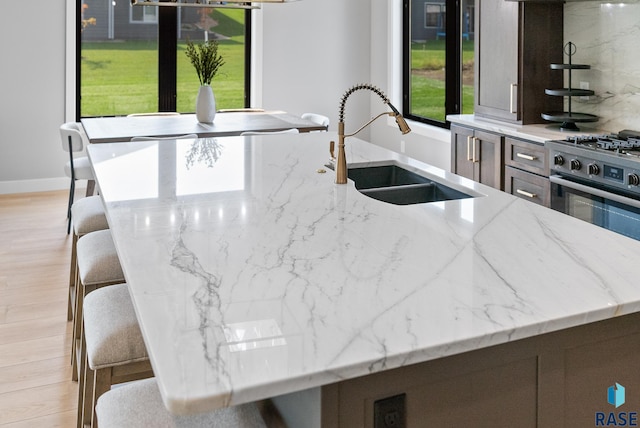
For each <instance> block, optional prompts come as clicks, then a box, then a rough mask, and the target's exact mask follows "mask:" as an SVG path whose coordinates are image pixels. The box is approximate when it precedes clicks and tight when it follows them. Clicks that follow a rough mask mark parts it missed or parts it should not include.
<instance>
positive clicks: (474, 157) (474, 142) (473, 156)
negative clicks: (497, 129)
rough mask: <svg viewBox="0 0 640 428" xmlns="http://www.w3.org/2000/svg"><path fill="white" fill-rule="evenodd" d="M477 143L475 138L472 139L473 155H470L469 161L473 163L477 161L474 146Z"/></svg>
mask: <svg viewBox="0 0 640 428" xmlns="http://www.w3.org/2000/svg"><path fill="white" fill-rule="evenodd" d="M477 143H478V139H477V138H476V137H473V153H472V156H471V158H472V159H471V161H472V162H473V163H476V162H478V159H476V144H477Z"/></svg>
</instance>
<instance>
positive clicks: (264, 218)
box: [88, 133, 640, 414]
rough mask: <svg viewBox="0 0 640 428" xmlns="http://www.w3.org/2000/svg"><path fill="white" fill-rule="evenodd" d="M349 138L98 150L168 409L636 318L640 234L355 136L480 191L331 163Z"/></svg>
mask: <svg viewBox="0 0 640 428" xmlns="http://www.w3.org/2000/svg"><path fill="white" fill-rule="evenodd" d="M330 139H337V138H336V135H335V133H315V134H299V135H294V134H291V135H272V136H257V137H227V138H217V139H203V140H195V141H193V140H178V141H161V142H139V143H119V144H117V143H114V144H101V145H91V146H90V147H89V148H88V152H89V156H90V158H91V160H92V162H93V165H94V170H95V173H96V177H97V180H98V182H99V184H100V189H101V192H102V196H103V198H104V200H105V202H106V207H107V215H108V219H109V223H110V226H111V231H112V233H113V236H114V240H115V243H116V247H117V249H118V253H119V256H120V258H121V261H122V265H123V268H124V272H125V276H126V278H127V281H128V283H129V286H130V291H131V293H132V297H133V300H134V305H135V308H136V311H137V315H138V319H139V320H140V323H141V328H142V332H143V335H144V338H145V341H146V344H147V348H148V350H149V352H150V355H151V362H152V365H153V368H154V371H155V374H156V376H157V379H158V383H159V386H160V390H161V393H162V396H163V398H164V401H165V404H166V406H167V407H168V408H169V409H170V410H171V411H173V412H175V413H179V414H184V413H190V412H198V411H205V410H209V409H213V408H218V407H222V406H229V405H234V404H238V403H243V402H248V401H253V400H257V399H262V398H265V397H271V396H277V395H280V394H285V393H290V392H294V391H299V390H304V389H307V388H312V387H317V386H320V385H325V384H329V383H333V382H336V381H340V380H342V379H348V378H353V377H357V376H362V375H366V374H369V373H374V372H378V371H381V370H386V369H392V368H396V367H400V366H405V365H408V364H414V363H419V362H423V361H427V360H432V359H436V358H440V357H446V356H449V355H453V354H457V353H461V352H465V351H469V350H474V349H478V348H482V347H487V346H491V345H495V344H500V343H505V342H508V341H512V340H516V339H520V338H525V337H530V336H533V335H537V334H541V333H545V332H550V331H555V330H560V329H564V328H568V327H572V326H577V325H581V324H584V323H588V322H592V321H597V320H602V319H606V318H610V317H614V316H619V315H623V314H628V313H633V312H636V311H638V310H640V286H638V278H640V264H638V262H637V261H638V254H640V242H638V241H634V240H631V239H629V238H626V237H623V236H621V235H617V234H615V233H613V232H610V231H607V230H604V229H601V228H598V227H595V226H592V225H589V224H587V223H585V222H582V221H580V220H576V219H574V218H571V217H569V216H566V215H563V214H560V213H557V212H554V211H552V210H550V209H546V208H543V207H540V206H538V205H535V204H532V203H529V202H527V201H524V200H522V199H519V198H516V197H513V196H511V195H508V194H506V193H503V192H499V191H496V190H494V189H491V188H488V187H486V186H483V185H481V184H478V183H474V182H471V181H469V180H467V179H464V178H461V177H458V176H455V175H452V174H449V173H446V172H445V171H442V170H439V169H437V168H434V167H431V166H429V165H425V164H422V163H420V162H417V161H413V160H410V159H406V158H403V157H402V156H401V155H398V154H395V153H393V152H390V151H387V150H385V149H382V148H379V147H376V146H373V145H371V144H368V143H366V142H363V141H361V140H358V139H355V138H348V139H347V161H348V162H349V163H352V162H367V161H380V160H386V159H396V160H400V161H402V162H406V163H408V164H409V165H411V167H412V168H418V169H420V170H423V171H426V174H427V175H430V176H433V177H440V178H442V179H446V180H450V181H451V182H453V183H454V184H453V186H454V187H456V188H468V189H470V191H472V192H475V193H476V194H479V195H483V196H479V197H476V198H472V199H465V200H457V201H448V202H442V203H430V204H421V205H409V206H396V205H389V204H386V203H384V202H379V201H376V200H373V199H370V198H368V197H366V196H364V195H362V194H360V193H359V192H358V191H357V190H356V189H355V187H354V185H353V183H352V182H349V183H348V184H346V185H336V184H334V179H335V177H334V174H333V172H332V171H327V173H324V174H323V173H318V172H317V169H318V168H322V167H323V164H324V163H325V161H326V160H327V159H328V141H329V140H330Z"/></svg>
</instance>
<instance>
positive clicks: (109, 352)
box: [78, 284, 153, 428]
mask: <svg viewBox="0 0 640 428" xmlns="http://www.w3.org/2000/svg"><path fill="white" fill-rule="evenodd" d="M83 325H84V328H83V335H82V337H83V340H82V341H81V343H82V348H81V349H80V355H81V356H82V357H83V360H82V364H80V365H79V366H80V371H81V374H82V375H81V376H80V378H79V385H78V392H79V393H78V428H80V427H84V426H87V425H91V426H95V424H96V422H95V420H96V414H95V405H96V402H97V400H98V398H99V397H100V396H102V395H103V394H105V393H106V392H108V391H109V390H110V389H111V386H112V385H116V384H120V383H125V382H130V381H133V380H139V379H146V378H149V377H152V376H153V369H152V368H151V363H150V361H149V357H148V354H147V349H146V347H145V344H144V339H143V338H142V332H141V331H140V327H139V325H138V320H137V319H136V314H135V309H134V307H133V302H132V301H131V297H130V295H129V287H128V286H127V284H115V285H110V286H108V287H101V288H98V289H96V290H94V291H92V292H91V293H89V294H87V295H86V296H85V299H84V323H83Z"/></svg>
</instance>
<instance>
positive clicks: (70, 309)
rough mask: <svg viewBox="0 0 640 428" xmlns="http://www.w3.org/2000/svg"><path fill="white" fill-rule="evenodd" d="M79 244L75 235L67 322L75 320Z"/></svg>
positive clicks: (72, 248) (70, 268) (70, 270)
mask: <svg viewBox="0 0 640 428" xmlns="http://www.w3.org/2000/svg"><path fill="white" fill-rule="evenodd" d="M77 244H78V235H76V234H75V232H74V234H73V242H72V243H71V265H70V267H69V307H68V308H67V321H71V320H73V314H74V312H75V304H76V302H75V296H76V291H77V288H76V275H77V272H78V264H77V259H76V245H77Z"/></svg>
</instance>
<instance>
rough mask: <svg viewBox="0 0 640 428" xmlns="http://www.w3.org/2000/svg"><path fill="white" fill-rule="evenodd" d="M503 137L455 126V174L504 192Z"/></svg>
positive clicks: (452, 166)
mask: <svg viewBox="0 0 640 428" xmlns="http://www.w3.org/2000/svg"><path fill="white" fill-rule="evenodd" d="M502 146H503V137H502V136H501V135H498V134H493V133H491V132H486V131H481V130H478V129H473V128H465V127H462V126H457V125H452V126H451V171H452V172H453V173H455V174H458V175H461V176H463V177H466V178H469V179H471V180H474V181H478V182H480V183H482V184H486V185H487V186H491V187H493V188H495V189H499V190H503V189H504V187H503V179H502V177H503V175H502V170H503V168H502V152H503V150H502Z"/></svg>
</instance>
